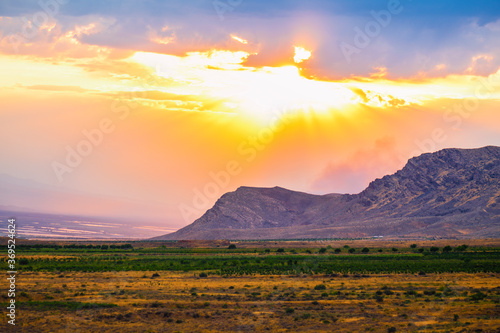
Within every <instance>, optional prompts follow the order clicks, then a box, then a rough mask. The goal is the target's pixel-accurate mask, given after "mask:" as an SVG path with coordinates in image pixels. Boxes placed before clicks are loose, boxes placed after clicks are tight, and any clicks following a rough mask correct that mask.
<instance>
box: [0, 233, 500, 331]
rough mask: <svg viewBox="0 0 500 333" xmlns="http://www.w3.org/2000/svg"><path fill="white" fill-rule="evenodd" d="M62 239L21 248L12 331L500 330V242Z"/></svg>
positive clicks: (0, 325)
mask: <svg viewBox="0 0 500 333" xmlns="http://www.w3.org/2000/svg"><path fill="white" fill-rule="evenodd" d="M413 243H416V244H417V246H416V247H413V248H412V247H411V244H413ZM464 243H465V244H468V245H469V246H468V247H465V248H464V247H461V248H460V247H459V246H460V245H461V244H464ZM52 244H58V245H59V246H61V247H60V248H57V249H54V248H48V247H44V245H43V243H40V246H39V247H20V248H18V249H17V252H16V255H17V256H18V263H19V264H18V266H19V269H18V271H19V273H18V275H17V279H16V280H17V281H16V283H17V285H16V289H17V290H16V305H17V313H16V323H17V325H16V327H15V330H12V327H11V325H8V324H7V323H6V320H5V318H3V319H2V321H1V322H0V331H1V332H10V331H13V332H14V331H15V332H252V331H254V332H300V331H309V332H498V331H499V330H500V280H499V277H500V265H499V263H500V248H499V243H498V242H497V241H495V240H489V241H486V242H478V243H475V241H471V242H468V241H461V242H459V243H458V242H457V243H455V242H453V241H441V242H440V243H439V242H437V243H436V241H433V242H422V241H420V242H410V243H406V242H405V243H397V242H381V241H376V242H375V243H370V241H363V240H360V241H338V243H325V242H323V243H321V242H301V243H299V242H255V243H249V242H242V243H237V244H235V246H236V248H235V249H231V250H230V249H228V248H227V247H228V246H227V243H213V244H212V243H211V244H206V243H189V246H186V243H180V244H179V243H161V242H159V243H132V248H123V249H122V248H113V249H111V248H109V247H108V249H105V250H104V249H99V248H87V247H85V248H80V247H79V246H81V245H85V246H88V245H93V246H95V245H101V243H85V244H82V243H69V242H68V243H52ZM71 244H76V245H78V247H77V246H75V247H74V248H70V247H69V246H71ZM108 244H111V243H108ZM146 244H147V245H146ZM348 244H349V245H348ZM64 245H67V246H66V248H64ZM117 245H120V244H117ZM121 245H123V244H121ZM121 245H120V246H121ZM197 245H199V246H202V247H197ZM446 245H450V246H451V250H449V249H448V250H449V251H444V252H443V249H444V247H445V246H446ZM115 247H118V246H115ZM365 247H366V248H368V252H366V251H365V252H362V250H363V248H365ZM432 247H435V248H436V247H437V248H438V250H434V251H431V248H432ZM322 248H323V249H324V250H321V249H322ZM352 248H354V249H355V250H354V251H352V250H351V252H352V253H350V252H349V250H350V249H352ZM281 249H282V250H281ZM336 249H339V250H340V252H338V251H339V250H337V251H336ZM420 249H423V250H420ZM23 259H24V260H23ZM21 260H22V264H21ZM224 262H225V263H226V264H225V265H223V264H221V263H224ZM141 263H145V264H144V265H142V264H141ZM5 264H6V262H5V261H3V262H2V265H3V266H2V268H3V269H4V271H6V270H7V269H6V267H4V266H5ZM170 264H172V265H170ZM415 265H416V266H417V267H418V269H413V266H415ZM82 267H83V269H82ZM152 267H155V268H154V269H152ZM384 267H386V268H385V270H384ZM226 268H228V269H226ZM332 268H339V269H333V270H332ZM277 273H279V274H277ZM0 301H1V302H3V304H2V307H4V306H6V305H7V303H6V301H7V297H6V292H4V293H2V295H1V296H0ZM4 308H5V307H4Z"/></svg>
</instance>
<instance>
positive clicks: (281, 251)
mask: <svg viewBox="0 0 500 333" xmlns="http://www.w3.org/2000/svg"><path fill="white" fill-rule="evenodd" d="M276 252H278V253H283V252H285V249H283V248H279V249H277V250H276Z"/></svg>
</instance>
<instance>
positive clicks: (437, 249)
mask: <svg viewBox="0 0 500 333" xmlns="http://www.w3.org/2000/svg"><path fill="white" fill-rule="evenodd" d="M429 250H430V251H431V252H437V251H439V247H437V246H431V248H430V249H429Z"/></svg>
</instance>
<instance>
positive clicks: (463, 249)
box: [455, 244, 469, 252]
mask: <svg viewBox="0 0 500 333" xmlns="http://www.w3.org/2000/svg"><path fill="white" fill-rule="evenodd" d="M468 247H469V246H468V245H466V244H462V245H460V246H457V247H456V248H455V251H459V252H462V251H465V250H467V248H468Z"/></svg>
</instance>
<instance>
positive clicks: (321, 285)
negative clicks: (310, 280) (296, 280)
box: [314, 284, 326, 290]
mask: <svg viewBox="0 0 500 333" xmlns="http://www.w3.org/2000/svg"><path fill="white" fill-rule="evenodd" d="M314 290H326V286H325V285H324V284H318V285H317V286H315V287H314Z"/></svg>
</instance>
